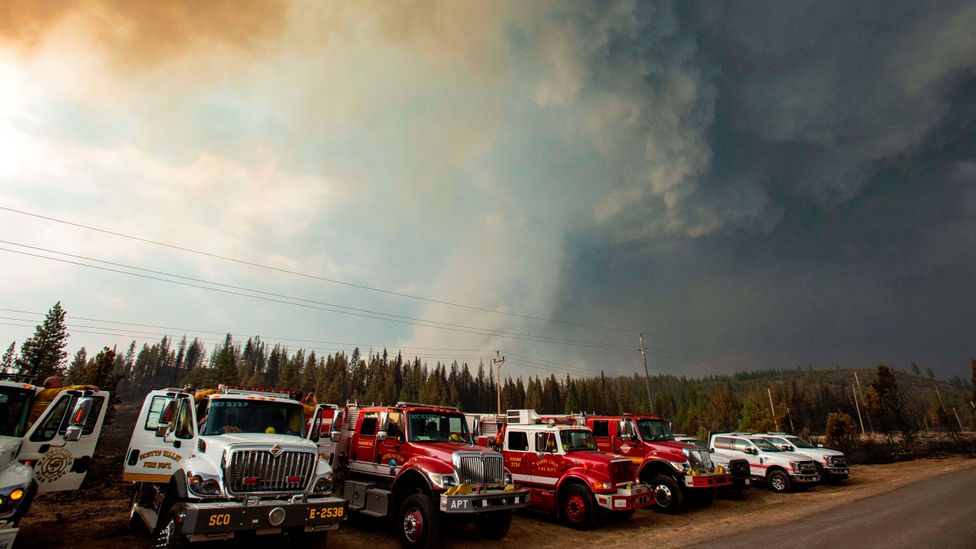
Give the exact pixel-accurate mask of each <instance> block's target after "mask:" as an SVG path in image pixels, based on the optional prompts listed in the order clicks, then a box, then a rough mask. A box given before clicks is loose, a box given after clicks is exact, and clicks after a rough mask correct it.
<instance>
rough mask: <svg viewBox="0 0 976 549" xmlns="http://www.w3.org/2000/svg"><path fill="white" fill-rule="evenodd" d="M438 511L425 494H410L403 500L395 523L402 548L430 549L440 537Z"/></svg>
mask: <svg viewBox="0 0 976 549" xmlns="http://www.w3.org/2000/svg"><path fill="white" fill-rule="evenodd" d="M437 513H438V511H437V510H436V509H434V508H433V506H432V505H431V504H430V497H428V496H426V495H425V494H410V495H409V496H407V497H406V498H405V499H404V500H403V505H401V506H400V513H399V514H398V515H397V523H398V526H399V528H400V541H401V542H402V543H403V546H404V547H411V548H420V547H432V546H434V545H436V544H437V538H438V536H440V527H439V525H438V522H439V521H438V519H439V518H440V517H439V516H438V515H437Z"/></svg>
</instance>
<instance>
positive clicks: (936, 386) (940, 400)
mask: <svg viewBox="0 0 976 549" xmlns="http://www.w3.org/2000/svg"><path fill="white" fill-rule="evenodd" d="M932 387H935V395H936V396H938V397H939V405H940V406H942V409H943V410H945V402H944V401H943V400H942V393H941V392H940V391H939V384H938V383H936V382H935V380H934V379H933V380H932Z"/></svg>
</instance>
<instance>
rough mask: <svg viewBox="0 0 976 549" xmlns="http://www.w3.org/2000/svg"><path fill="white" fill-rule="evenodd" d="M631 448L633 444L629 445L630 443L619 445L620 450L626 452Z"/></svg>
mask: <svg viewBox="0 0 976 549" xmlns="http://www.w3.org/2000/svg"><path fill="white" fill-rule="evenodd" d="M631 448H633V446H631V445H630V444H624V445H622V446H621V447H620V451H621V452H623V453H625V454H626V453H627V452H629V451H630V449H631Z"/></svg>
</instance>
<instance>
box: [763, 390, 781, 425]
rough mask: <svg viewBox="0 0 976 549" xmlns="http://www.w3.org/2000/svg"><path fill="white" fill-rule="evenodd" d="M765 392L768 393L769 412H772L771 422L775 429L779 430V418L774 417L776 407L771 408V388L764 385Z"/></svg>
mask: <svg viewBox="0 0 976 549" xmlns="http://www.w3.org/2000/svg"><path fill="white" fill-rule="evenodd" d="M766 394H767V395H769V412H770V413H771V414H773V423H774V424H775V425H776V431H777V432H779V419H778V418H777V417H776V408H773V390H772V389H770V388H769V387H766Z"/></svg>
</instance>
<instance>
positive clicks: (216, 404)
mask: <svg viewBox="0 0 976 549" xmlns="http://www.w3.org/2000/svg"><path fill="white" fill-rule="evenodd" d="M224 433H267V434H278V435H294V436H296V437H304V436H305V414H304V410H303V409H302V406H301V405H300V404H294V403H288V402H269V401H266V400H265V401H259V400H231V399H226V400H224V399H219V400H218V399H213V400H211V401H210V409H209V411H208V412H207V417H206V419H205V423H204V425H203V428H202V429H201V430H200V434H202V435H222V434H224Z"/></svg>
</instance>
